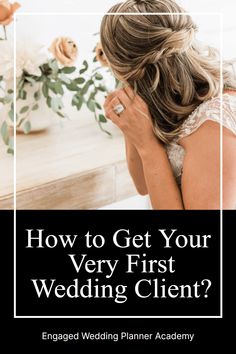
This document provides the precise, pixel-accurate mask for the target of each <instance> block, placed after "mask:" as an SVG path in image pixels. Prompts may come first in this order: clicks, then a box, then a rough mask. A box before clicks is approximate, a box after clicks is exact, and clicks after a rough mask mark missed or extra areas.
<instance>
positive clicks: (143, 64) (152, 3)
mask: <svg viewBox="0 0 236 354" xmlns="http://www.w3.org/2000/svg"><path fill="white" fill-rule="evenodd" d="M163 12H164V13H165V14H155V15H154V14H153V13H163ZM173 12H176V13H181V14H180V15H179V14H176V15H173V14H172V13H173ZM109 13H114V15H113V14H111V15H105V16H104V17H103V20H102V23H101V31H100V35H101V44H102V47H103V50H104V53H105V55H106V58H107V60H108V62H109V64H110V67H111V69H112V71H113V73H114V75H115V76H116V77H117V78H118V79H120V80H122V81H124V82H126V83H128V84H129V85H130V86H131V87H132V88H134V89H135V91H136V92H137V93H138V94H139V95H140V96H141V97H142V98H143V99H144V101H145V102H146V103H147V105H148V107H149V110H150V113H151V116H152V121H153V127H154V131H155V134H156V136H157V137H158V138H159V139H160V140H161V141H162V142H164V143H169V142H170V141H171V140H172V139H173V138H174V137H176V136H177V135H178V133H179V132H180V129H181V125H182V123H183V121H184V120H185V119H186V118H187V117H188V116H189V114H190V113H191V112H192V111H193V110H194V109H195V108H196V107H197V106H198V105H199V104H200V103H201V102H203V101H205V100H208V99H210V98H212V97H214V96H216V95H218V94H219V93H220V91H221V89H222V88H221V85H220V62H219V56H218V52H217V51H216V50H215V49H213V48H211V47H206V46H202V45H200V43H198V42H197V41H196V39H195V32H196V31H197V26H196V25H195V23H194V22H193V20H192V18H191V16H189V15H187V14H186V13H185V11H184V10H183V9H182V8H181V7H180V6H179V5H178V4H176V2H174V1H173V0H127V1H125V2H123V3H119V4H117V5H115V6H113V7H112V8H111V9H110V10H109ZM119 13H127V14H125V15H119ZM129 13H130V14H129ZM132 13H147V14H140V15H133V14H132ZM149 13H150V14H151V15H149ZM182 14H183V15H182ZM223 75H224V82H225V84H226V86H231V87H232V86H234V87H235V88H236V81H235V80H232V77H230V74H229V70H226V69H225V70H224V72H223Z"/></svg>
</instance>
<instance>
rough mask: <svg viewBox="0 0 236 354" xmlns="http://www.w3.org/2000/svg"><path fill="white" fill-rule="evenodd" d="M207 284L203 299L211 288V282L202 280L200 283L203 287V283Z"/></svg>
mask: <svg viewBox="0 0 236 354" xmlns="http://www.w3.org/2000/svg"><path fill="white" fill-rule="evenodd" d="M205 282H206V283H207V288H206V290H205V295H204V297H208V295H207V292H208V290H209V288H210V287H211V281H210V280H209V279H203V280H202V281H201V284H202V285H203V286H204V283H205Z"/></svg>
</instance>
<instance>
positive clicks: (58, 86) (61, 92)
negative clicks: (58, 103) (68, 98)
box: [54, 81, 64, 95]
mask: <svg viewBox="0 0 236 354" xmlns="http://www.w3.org/2000/svg"><path fill="white" fill-rule="evenodd" d="M54 86H55V90H56V93H58V94H59V95H64V90H63V87H62V84H61V83H60V82H58V81H57V82H55V84H54Z"/></svg>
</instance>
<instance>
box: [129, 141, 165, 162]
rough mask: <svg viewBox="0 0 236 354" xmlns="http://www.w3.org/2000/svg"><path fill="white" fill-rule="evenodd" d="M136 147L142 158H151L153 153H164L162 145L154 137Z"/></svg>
mask: <svg viewBox="0 0 236 354" xmlns="http://www.w3.org/2000/svg"><path fill="white" fill-rule="evenodd" d="M136 149H137V151H138V153H139V155H140V157H141V159H142V160H149V159H151V158H153V154H155V155H156V154H158V155H159V154H163V153H164V154H166V151H165V148H164V146H163V145H162V144H161V143H160V142H159V141H158V140H157V138H156V137H154V138H153V139H149V140H148V141H147V142H146V144H143V145H140V146H136Z"/></svg>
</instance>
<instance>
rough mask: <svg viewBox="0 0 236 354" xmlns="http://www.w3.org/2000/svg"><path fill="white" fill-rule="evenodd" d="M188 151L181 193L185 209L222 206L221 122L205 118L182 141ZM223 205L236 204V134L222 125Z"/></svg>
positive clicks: (231, 205) (226, 206)
mask: <svg viewBox="0 0 236 354" xmlns="http://www.w3.org/2000/svg"><path fill="white" fill-rule="evenodd" d="M180 143H181V145H182V146H183V147H184V149H185V151H186V155H185V159H184V166H183V176H182V195H183V200H184V205H185V208H186V209H220V175H221V165H220V125H219V124H218V123H216V122H212V121H206V122H205V123H203V124H202V126H201V127H200V128H199V129H198V130H196V131H195V132H194V133H192V134H191V135H189V136H187V137H185V138H183V139H182V140H181V141H180ZM222 157H223V166H222V167H223V176H222V178H223V199H222V202H223V209H234V208H235V207H236V205H235V204H236V203H235V201H236V137H235V136H234V135H233V133H232V132H230V131H229V130H228V129H225V128H223V156H222Z"/></svg>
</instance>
